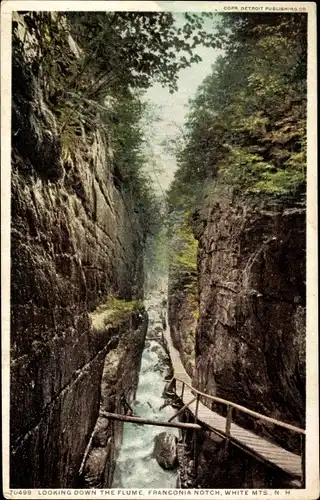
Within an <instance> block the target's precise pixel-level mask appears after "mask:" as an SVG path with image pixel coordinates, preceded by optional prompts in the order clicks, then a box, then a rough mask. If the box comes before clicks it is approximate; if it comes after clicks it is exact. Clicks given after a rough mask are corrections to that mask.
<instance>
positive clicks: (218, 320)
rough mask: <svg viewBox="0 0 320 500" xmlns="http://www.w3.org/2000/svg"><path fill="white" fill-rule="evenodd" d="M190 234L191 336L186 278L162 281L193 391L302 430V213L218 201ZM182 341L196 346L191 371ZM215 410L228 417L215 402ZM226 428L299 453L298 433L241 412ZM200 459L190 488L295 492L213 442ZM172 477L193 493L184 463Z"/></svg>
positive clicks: (204, 444)
mask: <svg viewBox="0 0 320 500" xmlns="http://www.w3.org/2000/svg"><path fill="white" fill-rule="evenodd" d="M194 232H195V234H196V237H197V239H198V241H199V250H198V271H197V272H198V275H197V278H196V280H197V283H198V292H199V295H198V300H199V318H198V320H197V321H196V322H195V323H196V325H195V323H193V327H192V328H194V329H195V335H194V336H193V337H192V335H193V334H192V333H190V332H192V328H191V325H192V311H191V309H190V306H189V305H188V304H190V302H189V298H188V297H189V294H188V292H186V291H185V286H184V285H185V282H186V279H187V281H188V280H189V279H190V276H186V274H185V273H181V275H180V276H179V275H177V274H175V275H171V276H170V280H171V281H170V282H169V325H170V331H171V336H172V339H173V342H174V345H175V347H176V348H177V349H178V350H179V352H180V355H181V359H182V361H183V363H184V365H185V367H186V369H187V370H188V367H189V370H188V371H189V374H190V375H191V376H192V384H193V385H194V386H196V387H198V388H199V389H200V390H202V391H203V392H206V393H209V394H211V395H216V396H218V397H222V398H224V399H227V400H231V401H234V402H236V403H239V404H241V405H243V406H247V407H249V408H251V409H253V410H255V411H258V412H260V413H263V414H265V415H268V416H271V417H273V418H276V419H278V420H282V421H284V422H288V423H291V424H293V425H296V426H297V427H302V428H304V426H305V210H304V209H303V207H300V206H280V205H277V206H266V205H264V206H261V205H259V206H258V205H255V206H253V205H250V204H248V203H247V204H245V203H242V204H241V203H238V204H237V203H236V202H235V200H233V201H228V200H225V201H223V202H221V203H220V204H218V203H215V204H212V205H211V206H209V205H208V206H207V207H204V208H203V210H202V212H201V214H200V215H199V214H198V217H197V220H194ZM187 284H188V283H187ZM183 339H184V340H183ZM186 339H187V342H189V343H192V342H194V346H193V349H194V355H195V366H194V368H193V369H191V366H190V363H189V360H190V357H189V354H190V352H191V351H190V349H189V348H188V347H187V348H186V345H185V342H186ZM191 350H192V349H191ZM214 410H215V411H217V412H218V413H221V414H223V415H225V413H224V409H223V408H222V407H221V408H220V407H219V405H217V404H216V405H215V407H214ZM233 421H235V422H236V423H238V424H239V425H241V426H243V427H245V428H248V429H250V430H252V431H253V432H255V433H257V434H260V435H262V436H263V437H265V438H267V439H270V440H271V441H274V442H276V443H278V444H279V445H280V446H282V447H283V448H286V449H288V450H290V451H293V452H295V453H300V439H299V436H298V435H297V434H295V433H291V432H290V431H288V432H287V431H286V430H283V429H280V428H279V427H277V426H274V425H272V424H267V423H264V422H261V421H258V420H257V419H253V418H251V417H250V416H247V415H243V414H241V413H240V412H236V413H235V415H234V416H233ZM189 444H190V443H189ZM220 447H221V449H220ZM208 450H209V451H208ZM189 451H190V450H189ZM186 453H187V454H188V451H187V452H186ZM197 457H198V461H197V466H196V468H197V477H198V479H197V482H196V483H194V484H196V485H198V486H196V487H203V488H206V487H234V488H235V487H262V486H263V485H268V484H269V485H272V484H273V485H277V487H281V486H279V485H281V484H282V485H284V486H283V487H287V486H288V485H290V484H293V483H292V482H291V481H292V478H291V479H290V478H288V477H287V476H286V475H285V474H282V473H275V472H274V471H272V469H270V468H268V467H266V466H265V465H261V464H259V463H258V462H257V460H255V459H253V458H249V457H246V455H245V454H243V453H242V452H240V450H238V449H236V448H234V447H233V446H231V447H230V449H229V451H228V453H227V454H225V455H224V451H223V446H222V445H221V444H219V443H218V442H217V441H216V439H213V438H212V435H211V436H208V435H205V436H204V437H203V440H202V441H201V442H199V443H198V447H197ZM192 459H193V458H191V459H190V460H192ZM190 460H189V461H190ZM187 461H188V455H187V458H186V459H185V460H184V462H187ZM244 464H246V465H244ZM245 467H246V469H245ZM213 471H214V472H213ZM179 475H180V482H181V484H182V485H183V484H184V485H185V486H182V487H190V486H188V484H189V483H190V481H191V480H193V479H192V473H191V477H189V483H188V480H187V478H188V476H189V475H190V474H189V472H188V465H187V464H186V463H184V466H183V467H182V470H181V471H180V474H179ZM298 483H299V480H298ZM298 483H297V484H298ZM190 484H191V483H190ZM299 484H300V487H301V483H299ZM219 485H220V486H219ZM292 487H299V486H292Z"/></svg>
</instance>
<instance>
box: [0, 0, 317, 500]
mask: <svg viewBox="0 0 320 500" xmlns="http://www.w3.org/2000/svg"><path fill="white" fill-rule="evenodd" d="M271 8H281V10H280V11H279V12H293V11H296V12H302V11H304V12H307V13H308V121H307V134H308V145H307V151H308V171H307V186H308V190H307V358H306V360H307V422H306V430H307V438H306V470H307V474H306V479H307V484H306V489H304V490H289V493H288V492H286V491H285V490H280V492H281V493H280V496H279V495H278V494H277V493H276V491H275V490H267V489H262V490H245V489H244V490H232V489H230V490H201V492H200V493H199V490H198V492H197V491H193V490H183V494H181V495H180V494H179V495H177V494H175V493H177V490H165V491H166V492H167V493H166V494H164V493H160V491H162V492H163V491H164V490H146V489H142V490H138V491H137V494H136V495H134V496H132V495H133V491H134V490H131V491H132V494H131V495H129V494H128V495H127V496H125V495H123V493H124V492H125V491H128V490H125V491H124V490H117V489H115V490H93V492H92V494H89V493H88V491H86V490H70V489H67V490H59V491H60V492H61V494H59V495H57V494H53V495H51V496H54V497H55V498H76V497H77V496H81V497H82V498H91V497H92V496H94V497H95V498H117V497H119V498H126V497H128V498H143V499H149V498H172V497H173V496H174V497H175V498H184V497H186V496H189V498H198V497H199V498H204V499H207V498H213V497H215V496H219V497H223V498H228V497H229V496H232V497H233V498H237V497H238V496H246V497H247V498H248V499H251V498H255V499H256V498H265V499H267V498H269V497H276V498H278V499H279V498H290V499H303V500H309V499H310V500H315V499H316V498H318V495H319V444H318V438H319V423H318V349H317V348H318V300H317V299H318V290H317V270H318V265H317V250H318V249H317V126H316V123H317V110H316V109H317V107H316V102H317V86H316V84H317V81H316V78H317V77H316V54H317V49H316V4H315V3H314V2H192V1H185V2H182V1H176V2H152V1H129V2H127V1H90V2H89V1H81V0H80V1H64V0H60V1H51V0H50V1H49V0H43V1H31V0H30V1H29V0H7V1H6V0H3V2H2V5H1V94H2V101H1V139H2V151H1V152H2V155H1V203H2V209H1V267H2V275H1V290H2V297H3V300H2V310H1V315H2V331H3V335H2V408H3V415H8V414H9V353H10V347H9V325H10V304H9V297H10V273H9V269H10V223H9V221H10V175H9V172H10V157H11V142H10V135H11V134H10V131H11V12H12V11H17V10H59V11H63V10H83V11H94V10H110V11H112V10H118V11H129V10H130V11H138V10H144V11H164V10H168V11H175V12H179V11H180V12H182V11H198V12H199V11H213V12H232V11H233V12H246V11H247V12H248V11H251V12H268V11H270V9H271ZM282 9H286V10H282ZM293 9H294V10H293ZM4 299H7V300H4ZM2 436H3V442H2V457H3V492H4V495H5V498H25V497H29V498H41V497H43V496H44V495H45V492H47V490H41V489H33V490H25V491H26V494H24V493H23V491H24V490H11V493H10V492H9V491H10V490H9V468H8V463H9V419H8V418H3V419H2ZM19 491H21V493H19ZM28 491H30V493H28ZM51 491H56V490H51ZM91 491H92V490H91ZM106 491H109V492H110V493H109V494H106V493H104V492H106ZM153 491H154V492H155V493H154V494H153V493H152V492H153ZM187 491H189V493H186V492H187ZM227 491H230V492H233V494H230V495H228V494H227V493H226V492H227ZM81 492H85V494H81ZM94 492H95V493H94ZM156 492H158V493H156ZM217 492H218V493H217ZM192 493H193V494H192ZM197 493H198V494H197ZM190 494H191V495H192V496H190ZM46 496H49V495H46Z"/></svg>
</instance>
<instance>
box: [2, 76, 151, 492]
mask: <svg viewBox="0 0 320 500" xmlns="http://www.w3.org/2000/svg"><path fill="white" fill-rule="evenodd" d="M14 71H16V72H17V71H18V72H19V74H15V76H14V88H13V140H12V184H11V185H12V193H11V195H12V197H11V204H12V206H11V208H12V219H11V231H12V232H11V235H12V236H11V264H12V268H11V381H10V383H11V386H10V391H11V414H12V415H14V418H13V419H11V427H10V443H11V463H10V467H11V487H15V488H20V487H56V488H58V487H72V486H75V481H76V478H77V475H78V471H79V468H80V464H81V460H82V457H83V454H84V451H85V449H86V446H87V444H88V441H89V438H90V435H91V433H92V430H93V427H94V425H95V421H96V419H97V416H98V411H99V397H100V381H101V376H102V372H103V368H104V364H105V357H106V355H107V353H108V352H109V350H112V349H113V348H114V346H115V345H116V344H117V342H118V339H120V338H121V335H122V334H123V329H122V327H121V325H120V326H117V325H114V326H110V327H108V328H104V327H102V328H100V329H95V328H93V327H92V322H91V320H90V318H89V313H91V312H93V311H94V310H95V309H96V308H97V306H99V304H101V303H102V302H103V301H105V300H106V298H107V297H108V295H110V294H111V295H116V296H117V297H119V298H121V299H128V300H130V299H139V298H141V293H142V290H143V263H142V245H143V238H144V236H143V230H142V229H141V228H140V227H139V226H138V223H137V220H136V216H135V213H134V211H133V209H132V210H131V208H132V207H131V204H130V203H131V202H130V200H124V199H123V197H122V195H121V194H120V192H119V190H118V189H116V187H115V185H114V182H113V172H112V168H111V159H110V157H109V153H108V152H107V148H106V145H105V144H104V142H103V140H102V138H101V136H100V134H99V132H98V131H97V133H96V134H95V135H94V137H93V139H92V141H91V143H90V145H89V144H87V143H86V141H85V139H83V141H82V142H81V141H79V148H78V149H77V150H76V151H74V155H72V157H68V158H67V159H66V158H65V156H63V155H62V149H61V143H60V139H59V135H58V132H57V127H56V123H55V118H54V116H53V114H52V113H51V111H50V110H49V109H48V108H47V106H46V104H45V103H44V100H43V96H42V93H41V89H40V88H39V87H38V85H37V83H36V82H35V80H34V79H33V77H32V75H31V74H30V73H28V75H27V74H26V73H25V72H24V71H23V68H15V69H14ZM18 132H19V133H18ZM140 321H141V318H139V317H138V316H137V315H135V314H133V316H132V321H131V323H130V321H129V323H126V327H127V328H128V329H131V328H132V330H131V332H132V334H133V333H134V331H135V330H136V329H137V327H138V323H139V322H140ZM120 323H121V321H120ZM70 422H72V425H70ZM43 457H45V460H44V459H43Z"/></svg>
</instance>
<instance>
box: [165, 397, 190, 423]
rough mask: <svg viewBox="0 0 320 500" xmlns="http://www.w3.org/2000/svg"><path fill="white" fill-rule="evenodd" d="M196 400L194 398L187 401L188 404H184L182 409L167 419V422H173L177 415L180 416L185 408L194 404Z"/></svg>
mask: <svg viewBox="0 0 320 500" xmlns="http://www.w3.org/2000/svg"><path fill="white" fill-rule="evenodd" d="M195 399H196V398H195V397H194V398H193V399H191V401H189V403H187V404H185V405H184V406H183V407H182V408H180V410H179V411H177V413H175V414H174V415H172V417H170V418H169V420H168V422H172V420H174V419H175V418H176V417H177V416H178V415H180V413H182V412H183V411H184V410H185V409H186V408H188V406H189V405H191V403H193V402H194V400H195Z"/></svg>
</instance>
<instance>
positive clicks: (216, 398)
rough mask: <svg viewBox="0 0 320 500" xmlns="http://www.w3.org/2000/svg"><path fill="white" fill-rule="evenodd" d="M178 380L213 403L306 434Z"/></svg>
mask: <svg viewBox="0 0 320 500" xmlns="http://www.w3.org/2000/svg"><path fill="white" fill-rule="evenodd" d="M174 379H175V380H178V381H179V382H182V383H183V384H185V385H186V386H187V387H189V389H191V390H192V391H193V392H195V393H197V394H198V395H199V396H204V397H205V398H208V399H211V400H212V401H215V402H216V403H222V404H224V405H227V406H231V407H232V408H235V409H237V410H240V411H242V412H243V413H247V414H248V415H252V416H254V417H256V418H260V419H261V420H265V421H266V422H270V423H271V424H275V425H279V427H284V428H285V429H289V430H291V431H293V432H297V433H299V434H306V431H305V430H304V429H300V428H299V427H296V426H294V425H291V424H287V423H286V422H281V421H280V420H276V419H275V418H271V417H267V416H266V415H262V414H261V413H258V412H256V411H253V410H249V408H246V407H245V406H241V405H238V404H237V403H233V402H232V401H228V400H227V399H222V398H218V397H217V396H211V395H210V394H205V393H204V392H201V391H199V390H198V389H195V388H194V387H192V385H190V384H188V382H186V381H185V380H182V379H181V378H179V377H177V376H176V375H174V377H173V379H172V380H174Z"/></svg>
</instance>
